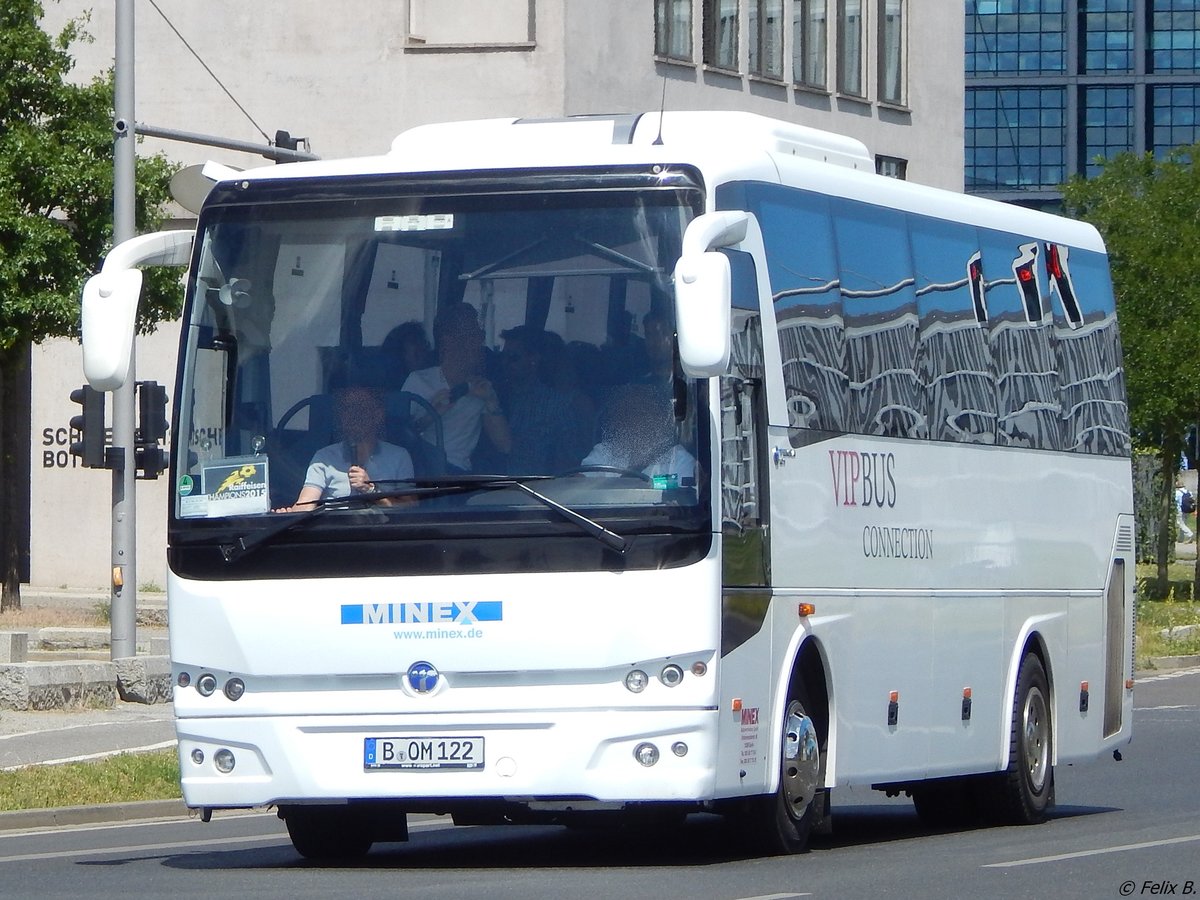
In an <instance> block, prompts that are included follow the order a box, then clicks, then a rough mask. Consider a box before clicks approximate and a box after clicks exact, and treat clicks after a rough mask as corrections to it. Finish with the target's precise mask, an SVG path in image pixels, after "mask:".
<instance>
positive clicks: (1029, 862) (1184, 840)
mask: <svg viewBox="0 0 1200 900" xmlns="http://www.w3.org/2000/svg"><path fill="white" fill-rule="evenodd" d="M1194 841H1200V834H1189V835H1187V836H1185V837H1177V838H1163V839H1162V840H1161V841H1143V842H1142V843H1140V844H1119V845H1117V846H1115V847H1098V848H1096V849H1095V850H1079V851H1076V852H1075V853H1056V854H1055V855H1054V856H1034V857H1030V858H1029V859H1012V860H1009V861H1008V862H998V863H987V864H985V865H983V866H981V868H984V869H1005V868H1013V867H1016V866H1034V865H1037V864H1038V863H1048V862H1060V861H1061V860H1064V859H1081V858H1082V857H1085V856H1102V855H1104V854H1105V853H1123V852H1125V851H1126V850H1147V849H1149V848H1151V847H1169V846H1171V845H1172V844H1189V843H1192V842H1194Z"/></svg>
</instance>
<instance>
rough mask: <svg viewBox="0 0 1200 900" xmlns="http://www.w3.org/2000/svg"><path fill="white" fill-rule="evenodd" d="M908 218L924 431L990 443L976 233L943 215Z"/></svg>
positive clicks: (992, 397) (992, 389)
mask: <svg viewBox="0 0 1200 900" xmlns="http://www.w3.org/2000/svg"><path fill="white" fill-rule="evenodd" d="M909 223H910V233H911V236H912V251H913V269H914V271H915V273H916V294H917V310H918V313H919V315H920V320H921V325H920V335H919V338H918V342H917V371H918V377H919V378H920V380H921V383H922V385H923V386H924V389H925V404H926V414H927V416H928V420H929V436H930V437H931V438H933V439H934V440H938V441H965V442H968V443H977V444H992V443H995V440H996V379H995V372H994V370H993V367H992V354H991V348H990V347H989V345H988V332H987V306H986V302H985V299H984V298H985V294H984V292H983V282H984V281H985V280H986V278H987V272H986V270H984V269H983V263H982V259H981V257H980V254H979V239H978V236H977V234H976V232H975V229H974V228H972V227H969V226H968V227H964V226H962V225H958V224H955V223H951V222H946V221H943V220H941V219H930V218H927V217H925V216H909ZM973 285H974V287H973Z"/></svg>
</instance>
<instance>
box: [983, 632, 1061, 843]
mask: <svg viewBox="0 0 1200 900" xmlns="http://www.w3.org/2000/svg"><path fill="white" fill-rule="evenodd" d="M1053 760H1054V727H1053V721H1052V718H1051V703H1050V684H1049V681H1048V679H1047V678H1046V670H1045V668H1044V667H1043V666H1042V662H1041V660H1040V659H1038V658H1037V656H1036V655H1034V654H1032V653H1027V654H1026V655H1025V658H1024V659H1022V660H1021V668H1020V670H1019V671H1018V672H1017V690H1016V696H1015V698H1014V701H1013V711H1012V726H1011V732H1010V736H1009V751H1008V768H1007V769H1006V770H1005V771H1004V772H1003V773H1002V774H1001V775H999V776H997V778H996V779H995V781H994V782H993V790H992V797H991V799H992V804H991V809H990V810H989V812H990V813H992V815H993V816H994V817H995V819H996V820H997V821H998V822H1000V823H1004V824H1009V825H1035V824H1037V823H1039V822H1044V821H1045V820H1046V812H1047V810H1048V809H1049V808H1050V807H1051V806H1052V805H1053V803H1054V766H1053Z"/></svg>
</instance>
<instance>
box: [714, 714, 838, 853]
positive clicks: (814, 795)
mask: <svg viewBox="0 0 1200 900" xmlns="http://www.w3.org/2000/svg"><path fill="white" fill-rule="evenodd" d="M781 740H782V753H781V754H780V772H779V788H778V790H776V791H775V793H773V794H766V795H763V796H761V797H751V798H749V799H748V800H746V801H745V804H744V805H743V806H742V807H741V808H740V809H739V812H738V814H737V815H736V816H735V819H736V821H737V824H738V826H739V827H740V828H741V829H742V830H743V833H744V834H745V835H746V837H747V838H748V839H749V840H750V841H751V842H752V845H753V849H754V850H756V851H758V852H763V851H765V852H767V853H770V854H785V853H800V852H802V851H803V850H804V849H805V848H807V846H808V838H809V835H810V834H811V833H812V830H813V827H814V826H815V825H816V822H817V819H818V818H819V816H820V815H821V812H822V811H823V808H824V804H823V797H822V796H821V794H822V788H821V784H822V778H821V774H822V761H821V748H820V740H819V738H818V736H817V729H816V725H815V724H814V723H813V720H812V719H811V718H810V717H809V715H808V713H807V711H806V710H805V706H804V703H803V702H802V701H801V700H799V699H792V700H790V701H788V705H787V710H786V712H785V713H784V717H783V728H782V735H781Z"/></svg>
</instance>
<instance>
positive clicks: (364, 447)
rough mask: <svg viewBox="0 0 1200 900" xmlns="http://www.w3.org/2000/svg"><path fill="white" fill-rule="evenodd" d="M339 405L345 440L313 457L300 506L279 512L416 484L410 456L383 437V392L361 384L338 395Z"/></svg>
mask: <svg viewBox="0 0 1200 900" xmlns="http://www.w3.org/2000/svg"><path fill="white" fill-rule="evenodd" d="M334 400H335V401H336V413H337V424H338V433H339V434H340V435H341V437H342V440H340V441H338V442H337V443H334V444H330V445H328V446H327V447H322V448H321V449H320V450H318V451H317V452H316V453H314V454H313V458H312V462H311V463H309V466H308V472H307V474H306V475H305V477H304V486H303V487H302V488H301V489H300V495H299V496H298V497H297V498H296V502H295V503H293V504H292V505H291V506H287V507H283V508H281V509H277V510H275V511H276V512H302V511H304V510H306V509H312V508H313V507H314V506H315V505H316V504H317V503H318V502H320V501H323V500H332V499H336V498H338V497H348V496H350V495H351V494H372V493H375V492H377V491H388V492H391V491H394V490H396V489H397V488H399V487H400V486H401V485H403V483H404V482H407V481H411V480H412V478H413V464H412V457H411V456H410V455H409V453H408V451H407V450H405V449H404V448H403V447H398V446H396V445H395V444H389V443H388V442H386V441H383V440H380V438H379V435H380V433H381V432H382V429H383V422H384V406H383V397H382V396H381V394H380V393H379V391H377V390H375V389H374V388H370V387H364V386H361V385H355V386H351V387H346V388H342V389H340V390H338V391H336V392H335V394H334ZM406 502H409V501H406V500H401V499H397V498H382V499H380V501H379V503H380V504H381V505H383V506H390V505H393V504H396V503H406Z"/></svg>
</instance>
